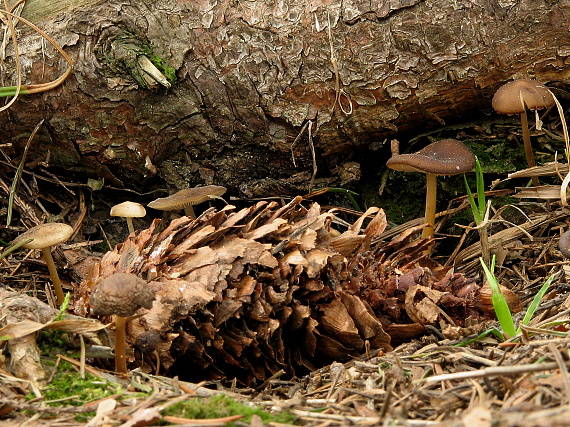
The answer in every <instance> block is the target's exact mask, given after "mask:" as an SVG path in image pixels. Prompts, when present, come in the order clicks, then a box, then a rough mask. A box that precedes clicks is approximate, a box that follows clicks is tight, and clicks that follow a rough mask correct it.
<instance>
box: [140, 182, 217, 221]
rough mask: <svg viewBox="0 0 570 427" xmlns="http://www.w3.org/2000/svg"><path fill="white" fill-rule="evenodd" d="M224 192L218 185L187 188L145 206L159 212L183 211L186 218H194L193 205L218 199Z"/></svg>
mask: <svg viewBox="0 0 570 427" xmlns="http://www.w3.org/2000/svg"><path fill="white" fill-rule="evenodd" d="M225 192H226V187H222V186H220V185H206V186H203V187H195V188H187V189H184V190H180V191H178V192H177V193H174V194H171V195H170V196H168V197H162V198H160V199H156V200H153V201H152V202H150V203H149V204H148V205H147V206H148V207H149V208H153V209H157V210H159V211H174V210H178V209H184V212H185V213H186V216H188V217H189V218H192V219H194V218H196V215H195V214H194V208H193V206H194V205H198V204H200V203H203V202H205V201H206V200H210V199H215V198H219V197H220V196H221V195H222V194H224V193H225Z"/></svg>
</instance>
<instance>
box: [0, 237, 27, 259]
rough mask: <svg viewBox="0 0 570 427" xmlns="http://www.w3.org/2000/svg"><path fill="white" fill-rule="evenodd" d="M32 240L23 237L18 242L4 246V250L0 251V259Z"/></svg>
mask: <svg viewBox="0 0 570 427" xmlns="http://www.w3.org/2000/svg"><path fill="white" fill-rule="evenodd" d="M32 240H34V239H25V240H20V241H19V242H18V243H14V244H13V245H12V246H10V247H9V248H6V250H5V251H4V252H2V253H0V260H1V259H2V258H4V257H6V256H8V255H9V254H11V253H12V252H14V251H15V250H16V249H18V248H21V247H22V246H24V245H27V244H28V243H30V242H31V241H32Z"/></svg>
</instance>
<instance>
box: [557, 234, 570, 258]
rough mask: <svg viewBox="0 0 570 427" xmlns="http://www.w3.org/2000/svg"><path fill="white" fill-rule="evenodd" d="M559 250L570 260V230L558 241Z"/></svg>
mask: <svg viewBox="0 0 570 427" xmlns="http://www.w3.org/2000/svg"><path fill="white" fill-rule="evenodd" d="M558 248H559V249H560V252H562V255H564V256H565V257H566V258H570V230H568V231H565V232H564V233H562V235H561V236H560V240H559V241H558Z"/></svg>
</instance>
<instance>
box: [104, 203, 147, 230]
mask: <svg viewBox="0 0 570 427" xmlns="http://www.w3.org/2000/svg"><path fill="white" fill-rule="evenodd" d="M145 215H146V210H145V208H144V206H143V205H141V204H140V203H136V202H128V201H127V202H123V203H119V204H118V205H115V206H113V207H111V216H120V217H123V218H125V219H126V220H127V227H128V229H129V234H130V233H133V232H134V231H135V228H134V227H133V218H142V217H143V216H145Z"/></svg>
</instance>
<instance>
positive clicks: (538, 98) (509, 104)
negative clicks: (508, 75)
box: [492, 80, 554, 114]
mask: <svg viewBox="0 0 570 427" xmlns="http://www.w3.org/2000/svg"><path fill="white" fill-rule="evenodd" d="M492 105H493V109H494V110H495V111H496V112H497V113H501V114H519V113H522V112H523V111H526V110H540V109H542V108H546V107H550V106H552V105H554V98H553V97H552V94H551V93H550V92H549V91H548V88H547V87H546V86H544V85H543V84H542V83H540V82H538V81H536V80H514V81H512V82H509V83H506V84H504V85H503V86H501V87H500V88H499V89H498V90H497V92H495V95H494V96H493V101H492Z"/></svg>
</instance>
